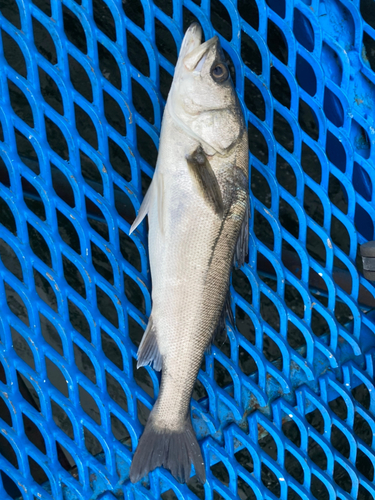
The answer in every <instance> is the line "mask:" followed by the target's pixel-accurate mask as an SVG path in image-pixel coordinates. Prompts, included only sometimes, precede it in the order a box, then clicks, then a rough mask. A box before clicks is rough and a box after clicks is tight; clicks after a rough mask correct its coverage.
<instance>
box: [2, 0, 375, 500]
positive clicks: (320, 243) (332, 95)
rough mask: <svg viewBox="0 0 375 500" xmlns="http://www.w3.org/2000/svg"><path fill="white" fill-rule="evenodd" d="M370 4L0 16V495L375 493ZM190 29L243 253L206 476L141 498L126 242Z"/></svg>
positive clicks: (260, 2)
mask: <svg viewBox="0 0 375 500" xmlns="http://www.w3.org/2000/svg"><path fill="white" fill-rule="evenodd" d="M371 9H373V5H372V2H371V1H370V0H368V1H367V2H366V1H363V0H362V1H361V2H359V0H352V1H349V0H325V1H324V0H311V1H309V0H303V1H302V0H294V1H284V0H268V1H267V2H265V1H264V0H256V1H255V0H248V1H245V0H238V2H237V3H236V1H235V0H211V2H210V1H209V0H201V1H200V2H199V0H195V1H194V2H193V1H192V0H184V1H182V0H174V1H169V2H168V1H164V0H155V1H154V2H152V1H151V0H128V1H125V2H122V1H120V0H105V1H104V0H93V1H92V0H81V1H78V0H77V1H73V0H63V1H59V0H51V1H49V0H34V1H33V2H31V1H30V0H7V1H6V2H0V11H1V14H0V28H1V42H0V43H1V49H0V67H1V71H0V85H1V91H0V102H1V105H0V122H1V134H0V139H1V150H0V155H1V161H0V181H1V183H0V207H1V220H0V222H1V224H2V225H0V238H1V239H0V252H1V262H0V275H1V281H0V286H1V288H0V301H1V303H0V307H1V311H2V315H1V317H0V342H1V343H0V363H1V364H0V381H1V382H0V389H1V390H0V392H1V394H0V416H1V420H0V452H1V455H0V470H1V476H0V477H1V479H0V498H1V499H4V500H7V499H9V498H23V499H24V500H35V499H36V498H37V499H39V498H40V499H51V498H52V499H54V500H62V499H64V500H73V499H82V500H83V499H84V500H88V499H99V498H100V499H101V500H113V499H116V498H118V499H121V498H127V499H136V498H137V499H138V498H144V499H146V498H149V499H152V498H155V499H158V498H160V496H161V495H162V494H163V498H171V497H172V493H171V492H170V491H169V490H173V492H174V494H175V495H176V496H177V498H180V499H182V498H183V499H186V498H196V496H198V498H206V499H213V498H215V499H217V498H221V497H222V498H225V499H230V498H238V497H239V498H241V499H245V498H246V499H248V498H251V499H253V498H257V499H261V498H269V499H273V498H275V496H276V497H279V498H282V499H287V498H288V499H289V498H293V499H298V498H302V499H309V498H311V494H312V495H314V496H315V497H316V498H318V499H334V498H341V499H349V498H355V499H356V498H358V499H363V500H364V499H368V498H375V487H374V466H373V464H374V461H375V453H374V437H373V436H374V433H375V400H374V397H375V396H374V395H375V392H374V383H373V380H374V353H375V350H374V346H375V339H374V332H375V326H374V325H375V321H374V320H375V316H374V312H373V311H371V309H373V308H374V305H375V298H374V286H373V284H372V283H370V282H368V281H366V280H365V279H364V278H363V277H362V275H361V274H360V273H358V271H357V266H358V262H359V260H358V259H357V247H358V244H362V243H364V242H365V241H367V240H371V239H374V222H373V221H374V220H375V208H374V207H375V205H374V196H375V195H374V182H375V181H374V179H375V171H374V168H375V167H374V165H375V162H374V155H375V147H374V137H375V136H374V133H375V132H374V130H375V129H374V127H375V124H374V114H373V109H374V100H375V87H374V84H375V74H374V70H375V59H374V48H375V21H374V18H373V13H372V10H371ZM195 18H196V19H198V21H199V22H200V23H201V25H202V27H203V29H204V32H205V36H206V39H207V38H209V37H211V36H213V35H214V33H218V34H219V36H220V39H221V42H222V46H223V48H224V50H225V51H226V54H227V56H228V60H229V61H230V67H231V69H232V70H233V72H234V74H235V83H236V87H237V90H238V93H239V95H240V98H241V100H242V103H243V105H244V108H247V111H246V116H247V119H248V123H249V143H250V150H251V154H250V163H251V198H252V217H251V221H250V223H251V226H250V248H251V254H250V259H249V264H248V265H247V266H245V267H243V268H242V269H241V270H240V271H236V272H234V273H233V278H232V305H233V311H234V313H235V317H236V330H233V329H231V328H230V327H228V339H227V341H225V342H223V341H220V342H217V343H216V345H215V346H214V347H213V349H212V352H211V354H210V355H207V356H206V359H205V363H204V365H203V366H202V369H201V371H200V373H199V377H198V379H199V382H197V384H196V389H195V391H194V399H193V400H192V413H193V425H194V427H195V430H196V433H197V435H198V437H199V439H200V443H201V445H202V448H203V452H204V456H205V462H206V469H207V471H206V472H207V482H206V484H205V485H204V487H202V486H200V485H199V484H198V483H197V482H196V481H195V480H194V478H192V479H191V480H190V482H189V484H188V485H180V484H179V483H177V482H176V481H175V480H174V479H173V478H172V477H171V475H170V474H169V473H168V472H166V471H164V470H161V469H160V470H157V471H155V472H153V473H152V474H150V476H149V478H148V479H145V481H144V482H143V483H142V484H138V485H131V484H130V483H129V481H128V470H129V467H130V463H131V456H132V450H134V449H135V448H136V446H137V439H138V437H139V435H140V434H141V432H142V426H143V425H144V423H145V421H146V419H147V415H148V412H149V410H150V408H151V407H152V404H153V401H154V398H155V397H156V396H157V393H158V384H159V378H158V375H157V374H156V373H155V372H153V371H152V370H151V369H150V368H144V369H142V370H138V371H137V370H135V364H134V360H135V356H136V350H137V345H138V344H139V342H140V339H141V336H142V333H143V330H144V328H145V325H146V322H147V316H148V314H149V313H150V309H151V303H150V294H149V291H150V276H149V269H148V262H147V247H146V228H145V225H144V224H143V225H142V226H141V227H140V228H139V230H137V231H136V233H135V234H133V235H132V236H131V237H129V236H128V233H129V228H130V223H131V222H132V221H133V219H134V216H135V213H136V212H137V210H138V209H139V206H140V203H141V201H142V197H143V194H144V192H145V189H146V188H147V185H148V184H149V182H150V178H151V177H152V174H153V167H154V161H155V154H156V148H157V146H158V134H159V130H160V123H161V117H162V111H163V106H164V104H165V98H166V95H167V92H168V88H169V84H170V81H171V75H172V74H173V64H174V62H175V61H176V57H177V49H178V47H179V45H180V43H181V40H182V35H183V28H184V29H186V27H187V26H188V25H189V24H190V23H191V22H192V21H193V20H195ZM137 40H138V41H137ZM168 491H169V493H165V492H168ZM219 495H220V496H219Z"/></svg>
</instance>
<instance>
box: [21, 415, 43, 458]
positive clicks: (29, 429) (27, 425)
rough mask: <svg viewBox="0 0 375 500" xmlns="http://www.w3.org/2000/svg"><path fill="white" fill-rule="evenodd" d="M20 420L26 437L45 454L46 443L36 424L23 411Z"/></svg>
mask: <svg viewBox="0 0 375 500" xmlns="http://www.w3.org/2000/svg"><path fill="white" fill-rule="evenodd" d="M22 421H23V427H24V429H25V434H26V436H27V438H28V439H29V440H30V441H31V442H32V443H33V444H34V445H35V446H36V447H37V448H38V450H40V451H41V452H42V453H44V454H46V453H47V451H46V443H45V441H44V437H43V434H42V433H41V432H40V430H39V428H38V426H37V425H36V424H35V423H34V422H33V421H32V420H30V419H29V417H28V416H27V415H25V414H24V413H22Z"/></svg>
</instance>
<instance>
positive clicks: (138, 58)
mask: <svg viewBox="0 0 375 500" xmlns="http://www.w3.org/2000/svg"><path fill="white" fill-rule="evenodd" d="M126 44H127V54H128V58H129V61H130V63H131V64H132V65H133V66H134V67H135V68H136V69H137V70H138V71H140V72H141V73H142V74H143V75H144V76H146V77H149V76H150V61H149V59H148V55H147V52H146V49H145V48H144V46H143V44H142V42H141V41H140V40H138V38H137V37H136V36H134V35H133V33H132V32H131V31H129V30H126Z"/></svg>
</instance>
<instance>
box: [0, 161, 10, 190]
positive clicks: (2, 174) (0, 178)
mask: <svg viewBox="0 0 375 500" xmlns="http://www.w3.org/2000/svg"><path fill="white" fill-rule="evenodd" d="M0 182H1V183H2V184H3V185H4V186H6V187H8V188H9V187H10V177H9V172H8V169H7V166H6V164H5V162H4V160H3V158H2V157H1V156H0Z"/></svg>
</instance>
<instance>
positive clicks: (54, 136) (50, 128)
mask: <svg viewBox="0 0 375 500" xmlns="http://www.w3.org/2000/svg"><path fill="white" fill-rule="evenodd" d="M44 121H45V126H46V133H47V141H48V144H49V145H50V147H51V149H53V150H54V152H55V153H57V154H58V155H59V156H61V158H62V159H63V160H67V161H68V160H69V149H68V143H67V142H66V139H65V136H64V134H63V132H62V130H61V129H60V128H59V127H58V126H57V125H56V123H54V122H53V121H52V120H50V119H49V118H48V117H47V116H44Z"/></svg>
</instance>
